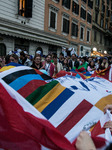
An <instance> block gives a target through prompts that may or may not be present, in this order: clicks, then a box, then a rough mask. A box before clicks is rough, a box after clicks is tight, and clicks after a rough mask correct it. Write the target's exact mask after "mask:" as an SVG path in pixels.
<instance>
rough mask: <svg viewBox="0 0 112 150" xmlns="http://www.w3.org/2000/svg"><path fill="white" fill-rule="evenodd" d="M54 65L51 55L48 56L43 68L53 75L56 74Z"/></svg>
mask: <svg viewBox="0 0 112 150" xmlns="http://www.w3.org/2000/svg"><path fill="white" fill-rule="evenodd" d="M54 67H55V66H54V65H53V63H52V62H51V55H50V54H48V55H47V56H46V59H45V62H43V68H44V69H45V70H46V72H47V74H48V75H49V76H50V77H52V76H53V74H54Z"/></svg>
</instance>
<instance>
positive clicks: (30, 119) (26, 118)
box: [0, 80, 75, 150]
mask: <svg viewBox="0 0 112 150" xmlns="http://www.w3.org/2000/svg"><path fill="white" fill-rule="evenodd" d="M42 146H44V147H47V148H50V149H53V150H63V149H66V150H75V147H74V146H73V145H72V144H71V143H70V142H69V141H68V140H67V139H66V138H65V137H64V136H63V135H61V134H60V132H59V131H58V130H57V129H55V128H54V127H53V126H52V125H51V124H50V123H49V122H48V121H47V120H46V119H45V117H44V116H43V115H41V114H40V113H39V112H38V111H37V110H36V109H35V108H34V107H33V106H32V105H31V104H29V103H28V102H27V101H26V100H25V99H24V98H23V97H22V96H21V95H20V94H19V93H17V92H16V91H15V90H13V89H12V88H11V87H9V86H8V85H7V84H6V83H4V82H3V81H2V80H0V148H3V149H11V150H25V149H27V150H28V149H30V150H34V149H35V150H40V149H42Z"/></svg>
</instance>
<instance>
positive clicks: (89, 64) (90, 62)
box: [88, 60, 95, 68]
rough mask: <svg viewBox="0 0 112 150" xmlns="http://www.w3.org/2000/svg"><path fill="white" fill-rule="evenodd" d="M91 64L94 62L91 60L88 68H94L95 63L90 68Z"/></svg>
mask: <svg viewBox="0 0 112 150" xmlns="http://www.w3.org/2000/svg"><path fill="white" fill-rule="evenodd" d="M91 62H94V61H93V60H92V61H90V63H89V65H88V66H90V67H91V68H94V67H95V62H94V65H93V66H91Z"/></svg>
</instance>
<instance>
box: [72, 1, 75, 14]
mask: <svg viewBox="0 0 112 150" xmlns="http://www.w3.org/2000/svg"><path fill="white" fill-rule="evenodd" d="M72 12H75V2H74V1H73V4H72Z"/></svg>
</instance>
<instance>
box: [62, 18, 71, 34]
mask: <svg viewBox="0 0 112 150" xmlns="http://www.w3.org/2000/svg"><path fill="white" fill-rule="evenodd" d="M62 31H63V32H64V33H67V34H69V19H68V18H65V17H63V29H62Z"/></svg>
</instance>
